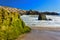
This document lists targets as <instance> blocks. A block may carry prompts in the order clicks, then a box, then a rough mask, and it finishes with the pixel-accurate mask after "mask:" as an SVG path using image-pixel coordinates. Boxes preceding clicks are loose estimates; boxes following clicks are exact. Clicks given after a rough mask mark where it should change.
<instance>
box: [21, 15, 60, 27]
mask: <svg viewBox="0 0 60 40" xmlns="http://www.w3.org/2000/svg"><path fill="white" fill-rule="evenodd" d="M46 17H47V19H52V20H50V21H49V20H38V15H23V16H21V19H22V20H23V21H24V22H25V24H26V25H28V26H32V27H33V26H35V27H41V26H43V27H53V26H54V27H60V16H58V15H46Z"/></svg>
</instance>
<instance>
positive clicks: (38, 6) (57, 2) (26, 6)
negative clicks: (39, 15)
mask: <svg viewBox="0 0 60 40" xmlns="http://www.w3.org/2000/svg"><path fill="white" fill-rule="evenodd" d="M0 5H1V6H10V7H15V8H20V9H22V10H30V9H32V10H37V11H49V12H59V13H60V0H0Z"/></svg>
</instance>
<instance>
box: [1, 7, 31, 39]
mask: <svg viewBox="0 0 60 40" xmlns="http://www.w3.org/2000/svg"><path fill="white" fill-rule="evenodd" d="M8 9H9V8H7V7H6V8H4V7H0V40H15V39H16V38H17V37H18V36H19V35H21V34H23V33H26V32H29V31H30V30H31V29H30V28H29V27H28V26H26V25H25V23H24V22H23V21H22V20H21V18H20V15H19V13H18V12H17V11H10V10H8ZM12 9H13V8H12ZM12 9H11V10H12Z"/></svg>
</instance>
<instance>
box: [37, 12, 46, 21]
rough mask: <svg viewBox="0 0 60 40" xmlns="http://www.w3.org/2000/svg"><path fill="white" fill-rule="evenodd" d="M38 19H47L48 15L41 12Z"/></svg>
mask: <svg viewBox="0 0 60 40" xmlns="http://www.w3.org/2000/svg"><path fill="white" fill-rule="evenodd" d="M38 20H47V19H46V15H45V14H42V13H41V14H39V16H38Z"/></svg>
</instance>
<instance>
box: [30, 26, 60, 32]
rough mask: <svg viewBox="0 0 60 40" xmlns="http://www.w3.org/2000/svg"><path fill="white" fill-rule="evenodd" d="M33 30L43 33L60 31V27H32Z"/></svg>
mask: <svg viewBox="0 0 60 40" xmlns="http://www.w3.org/2000/svg"><path fill="white" fill-rule="evenodd" d="M30 28H31V29H38V30H42V31H44V30H45V31H60V27H41V26H40V27H35V26H34V27H30Z"/></svg>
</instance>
